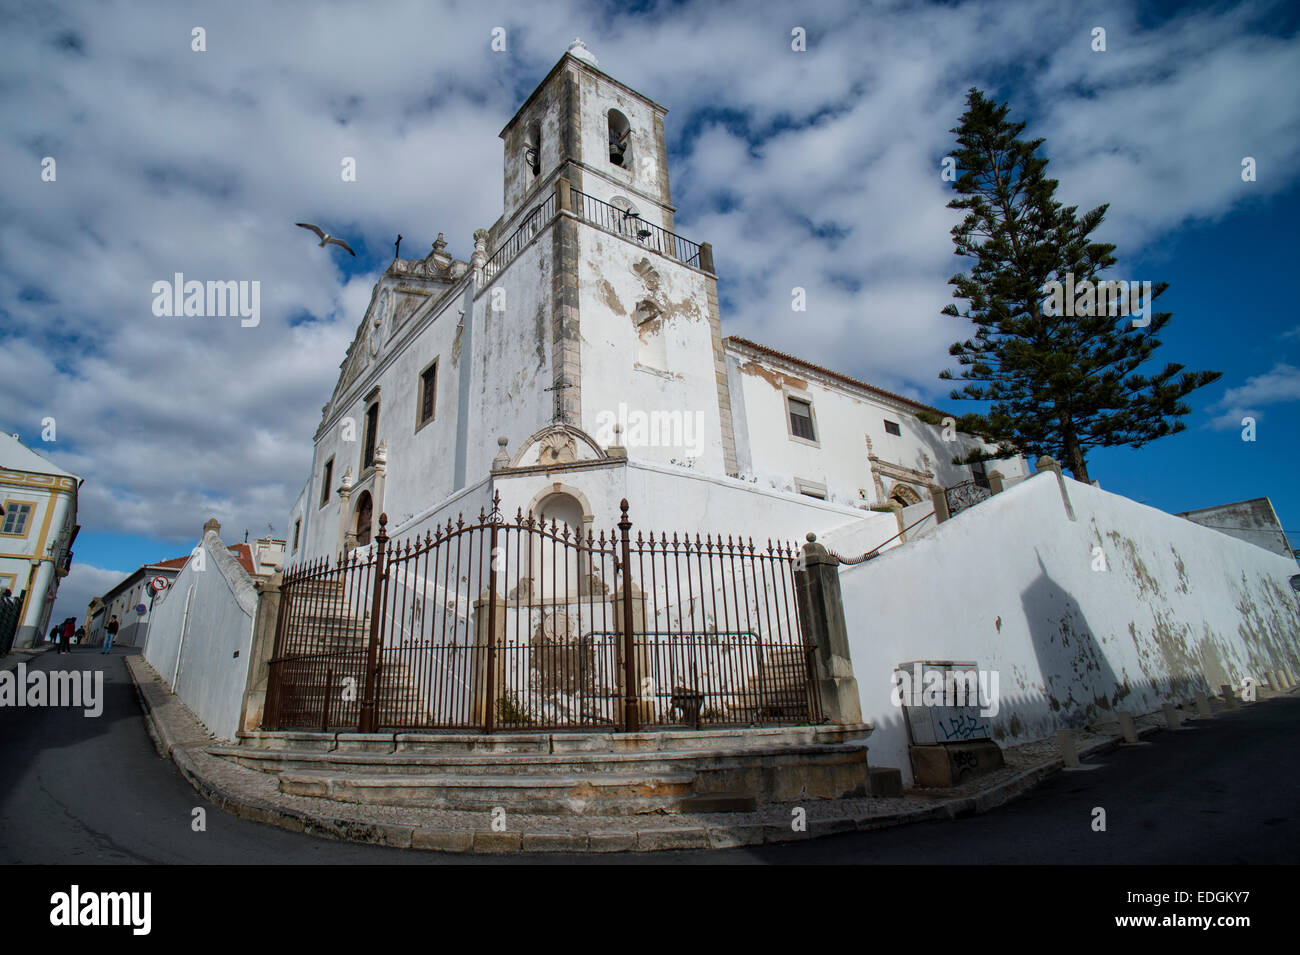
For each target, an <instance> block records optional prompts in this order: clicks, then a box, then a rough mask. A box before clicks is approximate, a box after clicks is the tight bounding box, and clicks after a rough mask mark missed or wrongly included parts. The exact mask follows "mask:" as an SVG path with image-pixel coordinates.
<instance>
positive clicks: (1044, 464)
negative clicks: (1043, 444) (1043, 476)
mask: <svg viewBox="0 0 1300 955" xmlns="http://www.w3.org/2000/svg"><path fill="white" fill-rule="evenodd" d="M1034 467H1035V468H1036V469H1037V470H1039V471H1058V470H1060V467H1061V466H1060V465H1059V464H1057V463H1056V459H1055V458H1053V457H1051V456H1050V455H1046V454H1044V455H1043V456H1042V457H1041V458H1039V459H1038V462H1037V463H1036V464H1035V465H1034Z"/></svg>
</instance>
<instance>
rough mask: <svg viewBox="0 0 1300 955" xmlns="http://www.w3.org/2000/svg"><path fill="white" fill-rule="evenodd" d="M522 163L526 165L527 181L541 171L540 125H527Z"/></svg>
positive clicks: (530, 180)
mask: <svg viewBox="0 0 1300 955" xmlns="http://www.w3.org/2000/svg"><path fill="white" fill-rule="evenodd" d="M524 165H525V166H526V167H527V169H528V172H527V177H528V181H529V182H532V181H533V180H534V179H536V178H537V177H538V176H539V175H540V174H541V171H542V127H541V126H540V125H538V124H537V123H533V125H532V126H530V127H528V134H527V135H526V136H525V137H524Z"/></svg>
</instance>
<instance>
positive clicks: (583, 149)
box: [501, 39, 674, 232]
mask: <svg viewBox="0 0 1300 955" xmlns="http://www.w3.org/2000/svg"><path fill="white" fill-rule="evenodd" d="M667 112H668V110H667V109H666V108H665V107H663V106H660V105H659V104H658V103H656V102H654V100H651V99H649V98H647V97H645V96H642V95H641V94H640V93H638V92H637V91H636V90H634V89H632V88H630V87H628V86H625V85H623V84H622V83H620V82H619V81H618V80H616V79H614V78H613V77H611V76H609V75H607V74H606V73H604V72H602V71H601V70H600V69H599V65H598V62H597V60H596V57H595V55H593V54H592V52H591V51H590V50H588V49H587V47H586V45H585V44H584V43H583V42H582V41H581V40H580V39H575V40H574V41H573V43H572V44H570V46H569V49H568V50H567V51H566V52H565V54H564V56H563V57H561V59H560V61H559V62H558V63H556V64H555V67H554V69H552V70H551V72H550V73H549V74H548V75H547V77H546V79H544V80H542V82H541V84H539V85H538V87H537V89H536V90H534V91H533V94H532V95H531V96H530V97H528V99H527V101H526V102H525V103H524V105H523V106H521V107H520V108H519V111H518V112H517V113H516V114H515V116H514V118H513V119H512V120H510V122H509V123H507V124H506V127H505V129H503V130H502V131H501V138H502V139H503V140H504V141H505V163H504V186H505V195H504V203H505V214H504V216H503V218H502V224H503V226H505V228H506V229H508V228H509V225H508V224H509V223H510V222H512V221H514V220H515V219H516V218H517V217H518V215H519V214H520V213H521V212H527V211H529V210H531V209H532V208H533V207H534V206H536V205H537V204H538V202H539V201H540V200H541V199H543V198H545V196H546V191H547V189H548V188H553V186H554V182H555V180H556V179H557V178H559V177H564V178H566V179H568V180H569V182H570V183H571V184H572V185H573V188H575V189H577V190H579V191H580V192H582V193H585V194H587V195H589V196H592V197H594V198H596V199H598V200H600V201H601V202H604V203H609V204H610V205H613V206H615V207H616V208H618V209H620V210H622V212H623V213H624V214H626V218H627V219H628V221H629V223H630V225H629V226H628V228H633V227H635V224H636V220H637V219H640V220H642V221H644V222H650V223H653V224H654V225H656V226H658V227H660V228H662V229H666V230H668V231H670V232H671V231H672V230H673V212H674V209H673V206H672V201H671V198H670V194H669V189H668V151H667V147H666V145H665V142H664V115H665V114H666V113H667Z"/></svg>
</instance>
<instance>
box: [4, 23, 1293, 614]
mask: <svg viewBox="0 0 1300 955" xmlns="http://www.w3.org/2000/svg"><path fill="white" fill-rule="evenodd" d="M0 6H2V7H3V13H2V14H0V15H3V17H4V19H5V21H6V29H5V31H4V33H3V35H2V36H0V54H3V55H0V123H2V124H3V128H4V130H5V136H4V137H3V139H2V140H0V173H2V174H3V181H2V182H0V427H3V428H4V429H6V430H8V431H11V432H18V433H19V434H20V435H21V436H22V438H23V440H24V441H26V442H27V443H28V444H29V445H30V446H32V447H33V448H35V449H36V450H38V451H40V452H41V453H43V454H46V455H48V456H49V457H51V458H52V459H53V460H54V461H56V462H57V463H58V464H60V465H61V466H62V467H64V468H66V469H68V470H70V471H73V472H74V473H77V474H79V475H82V476H83V477H84V478H85V485H84V487H83V492H82V497H81V512H80V518H79V519H80V522H81V523H82V525H83V529H82V532H81V535H80V537H79V539H78V541H77V546H76V549H75V550H76V558H75V560H74V570H73V573H72V574H71V575H70V576H69V577H68V579H67V580H66V581H65V583H64V589H63V590H62V591H61V593H60V600H59V607H58V608H57V610H56V613H57V614H72V613H78V614H79V613H80V612H82V610H83V609H84V606H85V602H86V600H87V599H88V597H89V596H90V595H92V594H94V593H99V592H102V591H103V590H105V589H107V587H108V586H110V585H111V584H112V583H113V582H114V581H115V580H116V579H117V578H119V577H120V576H121V575H122V574H124V573H126V572H129V571H130V570H132V569H134V568H135V567H136V566H138V565H139V564H141V563H144V562H147V561H153V560H158V559H164V558H168V557H173V556H177V555H179V554H181V553H184V552H185V551H186V550H188V549H189V546H190V545H191V543H192V541H193V540H194V539H195V538H196V537H197V536H198V533H199V530H200V528H201V526H202V524H203V522H204V521H205V520H206V519H207V518H208V517H213V516H215V517H216V518H217V519H218V520H220V521H221V522H222V524H223V537H224V538H225V539H226V540H227V541H228V542H235V541H238V540H242V539H243V535H244V531H245V530H248V531H249V532H250V533H251V535H252V536H254V537H255V536H259V535H261V534H264V533H266V532H267V527H268V524H270V525H271V526H272V527H274V529H275V530H276V531H277V532H278V533H279V534H283V533H284V532H285V525H286V523H287V513H288V509H289V506H290V505H291V503H292V501H293V499H294V497H295V496H296V495H297V493H298V491H299V490H300V489H301V487H302V485H303V483H304V481H305V480H306V478H307V470H308V468H309V462H310V453H311V436H312V433H313V432H314V430H315V428H316V426H317V424H318V423H319V419H320V408H321V405H322V404H323V403H324V402H325V400H326V399H327V398H328V397H329V394H330V392H331V391H332V389H333V386H334V383H335V380H336V378H337V375H338V366H339V363H340V362H341V361H342V358H343V355H344V353H345V351H346V349H347V346H348V343H349V342H350V341H351V339H352V337H353V335H354V332H355V329H356V326H357V324H358V323H359V321H360V320H361V317H362V313H363V311H364V309H365V306H366V303H367V302H368V300H369V296H370V290H371V286H372V284H373V282H374V280H375V278H376V277H377V276H378V274H379V272H380V270H381V269H382V268H383V267H384V266H385V265H386V264H387V262H388V261H389V259H390V258H391V254H392V253H391V250H392V242H393V239H394V237H395V236H396V234H397V233H399V232H400V233H402V234H403V235H404V236H405V238H404V240H403V246H402V250H403V255H404V257H408V256H414V255H422V254H423V253H424V252H426V251H427V250H428V248H429V245H430V244H431V243H432V242H433V240H434V238H435V237H436V236H437V235H438V233H440V232H441V233H444V234H445V236H446V239H447V242H448V251H450V252H451V253H452V254H454V255H456V256H457V257H458V258H462V259H466V258H468V257H469V253H470V252H471V250H472V234H473V231H474V229H476V228H483V227H487V226H489V225H490V224H491V223H492V222H493V221H494V220H495V219H496V217H497V216H498V215H499V214H500V211H501V179H500V166H501V159H502V157H501V143H500V141H499V140H498V139H497V133H498V132H499V131H500V129H501V128H502V126H504V125H505V123H506V122H507V120H508V119H509V118H510V117H511V116H512V115H513V113H514V111H515V109H517V108H518V106H519V105H520V103H521V102H522V100H523V99H524V97H525V96H526V95H527V94H528V93H529V92H530V91H531V90H532V89H533V87H534V86H535V85H536V83H537V82H538V81H539V80H540V79H541V78H542V77H543V76H545V74H546V73H547V71H548V70H549V69H550V67H551V66H552V65H553V64H554V63H555V61H556V60H557V59H558V58H559V56H560V55H561V54H562V53H563V51H564V49H565V48H566V47H567V46H568V44H569V41H570V40H571V39H572V37H573V36H574V35H575V34H576V35H580V36H582V37H583V39H584V40H585V41H586V42H587V44H588V46H589V47H590V48H591V49H592V51H593V52H594V53H595V54H596V55H597V56H598V57H599V58H600V62H601V68H602V69H604V70H605V71H607V72H609V73H610V74H611V75H613V76H614V77H616V78H617V79H619V80H621V81H623V82H625V83H627V84H628V85H630V86H632V87H634V88H636V89H639V90H640V91H642V92H643V93H645V94H646V95H648V96H650V97H651V98H653V99H655V100H657V101H659V102H661V103H663V104H664V105H666V106H667V107H669V109H670V113H669V115H668V117H667V120H666V129H667V135H668V138H669V147H670V153H669V159H670V167H671V168H670V175H671V177H672V188H673V199H674V202H675V203H676V205H677V206H678V213H677V228H678V231H679V232H681V233H682V234H683V235H685V236H687V237H688V238H691V239H694V240H696V241H704V240H707V241H710V242H712V243H713V245H714V249H715V261H716V263H717V266H718V270H719V273H720V291H721V294H722V301H723V326H724V333H726V334H738V335H743V336H745V337H747V338H752V339H755V340H757V341H761V342H764V343H767V344H770V345H772V346H773V347H776V348H779V349H781V350H784V351H788V352H791V353H793V354H796V355H799V356H801V357H804V358H807V359H809V360H811V361H814V362H817V363H819V364H824V365H828V366H830V367H835V368H838V369H841V370H843V371H845V372H847V373H850V374H853V375H855V376H858V377H862V378H865V379H867V380H869V381H872V382H874V383H876V384H878V385H880V386H882V387H885V388H888V389H890V390H894V391H899V392H902V393H905V394H908V395H911V396H913V397H916V398H919V399H922V400H925V401H928V402H932V403H937V404H940V405H941V406H948V407H951V408H952V409H953V410H954V411H961V410H964V409H963V407H962V406H961V404H960V403H953V402H949V401H948V400H947V398H946V395H947V392H948V388H947V387H946V386H945V385H944V383H943V382H941V381H939V380H938V378H937V374H938V372H939V371H940V370H941V369H943V368H946V367H950V365H951V359H950V358H949V357H948V355H947V347H948V345H949V344H950V343H951V342H953V341H955V340H957V339H958V338H963V337H965V335H966V333H967V331H966V328H965V327H964V326H963V324H962V323H961V322H960V321H959V320H956V319H951V318H947V317H944V316H942V315H940V313H939V310H940V309H941V308H942V307H943V306H944V305H945V304H946V303H947V302H948V301H949V295H950V291H951V290H950V288H949V286H948V285H947V279H948V278H949V276H950V275H951V274H952V273H953V272H955V271H958V270H959V269H960V268H961V267H962V264H961V262H960V261H959V260H957V259H956V258H955V257H954V256H953V255H952V246H951V239H950V237H949V229H950V228H951V226H952V224H953V223H954V222H955V221H956V213H954V212H952V211H950V210H948V209H947V208H946V203H947V201H948V200H949V199H950V198H951V192H950V187H948V186H947V185H946V184H945V183H943V182H942V181H941V179H940V176H939V162H940V161H941V159H942V157H943V156H944V155H946V154H947V152H948V151H949V150H950V149H951V146H952V137H951V135H950V134H949V132H948V130H949V129H950V128H951V127H952V126H954V125H955V124H956V122H957V119H958V117H959V115H960V113H961V110H962V101H963V99H964V96H965V92H966V90H967V88H968V87H970V86H972V85H974V86H979V87H981V88H982V89H985V90H986V91H988V92H989V93H990V94H991V95H994V96H996V97H998V98H1000V99H1005V100H1008V101H1009V102H1010V103H1011V105H1012V109H1013V115H1014V116H1015V117H1016V118H1017V119H1022V120H1025V121H1027V122H1028V123H1029V128H1028V130H1027V135H1030V136H1034V137H1038V136H1041V137H1045V138H1046V140H1047V142H1046V146H1045V152H1046V155H1047V156H1048V157H1049V158H1050V159H1051V160H1052V166H1051V167H1050V171H1051V174H1052V175H1053V176H1054V177H1055V178H1057V179H1059V180H1060V182H1061V186H1060V190H1059V193H1058V198H1060V199H1062V200H1063V201H1065V202H1067V203H1069V204H1076V205H1078V206H1079V207H1080V208H1081V209H1087V208H1091V207H1093V206H1095V205H1098V204H1101V203H1104V202H1106V203H1110V212H1109V213H1108V215H1107V219H1106V222H1105V223H1104V224H1103V225H1102V227H1101V229H1100V230H1099V233H1098V237H1099V238H1101V239H1103V240H1106V241H1111V242H1115V243H1116V244H1117V245H1118V250H1117V254H1118V255H1119V257H1120V261H1119V263H1118V265H1117V266H1116V268H1115V270H1114V271H1113V274H1112V277H1115V278H1125V279H1132V280H1150V281H1153V282H1154V281H1167V282H1169V283H1170V289H1169V291H1168V292H1167V293H1166V294H1165V296H1163V297H1162V298H1161V300H1160V304H1161V306H1162V308H1163V309H1166V310H1169V311H1172V312H1173V316H1174V317H1173V320H1172V322H1171V323H1170V325H1169V326H1168V329H1167V330H1166V333H1165V334H1164V341H1165V343H1166V344H1165V347H1164V348H1162V349H1161V350H1160V352H1159V353H1158V357H1159V359H1160V360H1161V361H1162V362H1163V361H1176V362H1180V363H1182V364H1184V365H1186V366H1187V367H1188V368H1190V369H1204V368H1210V369H1215V370H1218V371H1221V372H1223V379H1222V380H1221V381H1220V382H1218V383H1216V384H1215V385H1212V386H1210V387H1208V388H1205V389H1203V390H1202V391H1200V392H1197V393H1196V394H1194V395H1193V396H1192V399H1191V402H1190V403H1191V405H1192V407H1193V413H1192V414H1191V415H1189V416H1188V418H1187V419H1186V424H1187V428H1188V430H1187V431H1186V432H1185V433H1183V434H1180V435H1177V436H1174V437H1172V438H1168V439H1164V440H1161V441H1159V442H1156V443H1154V444H1152V445H1149V446H1148V447H1146V448H1144V449H1142V450H1140V451H1133V450H1130V449H1112V450H1103V451H1097V452H1094V454H1093V455H1092V456H1091V459H1090V461H1089V467H1090V471H1091V473H1092V476H1093V477H1095V478H1097V479H1098V480H1099V481H1100V482H1101V484H1102V486H1103V487H1105V488H1108V489H1110V490H1113V491H1117V492H1119V493H1123V494H1126V495H1129V496H1131V497H1134V498H1136V499H1138V500H1144V501H1146V502H1147V503H1149V504H1151V505H1153V506H1156V507H1160V508H1163V509H1166V510H1170V511H1179V510H1186V509H1190V508H1195V507H1204V506H1207V505H1211V504H1215V503H1222V502H1227V501H1234V500H1240V499H1244V498H1250V497H1257V496H1269V497H1271V498H1272V499H1273V501H1274V504H1275V506H1276V507H1277V510H1278V512H1279V514H1280V516H1281V518H1282V521H1283V524H1284V526H1286V527H1287V529H1288V530H1289V531H1291V532H1292V533H1293V536H1295V537H1297V538H1300V533H1296V532H1297V531H1300V495H1298V494H1297V492H1296V491H1295V489H1294V487H1295V482H1294V481H1293V480H1292V475H1293V474H1294V473H1295V470H1296V466H1297V464H1298V463H1300V461H1297V456H1298V455H1300V451H1297V448H1296V441H1295V440H1294V439H1293V437H1292V436H1293V435H1294V434H1295V433H1296V430H1297V429H1296V428H1295V427H1294V425H1293V424H1292V421H1293V418H1294V415H1295V412H1296V409H1297V404H1296V403H1297V401H1300V319H1298V318H1297V317H1296V314H1295V311H1294V309H1293V308H1292V307H1291V306H1290V302H1289V300H1288V299H1289V296H1288V292H1289V285H1288V283H1286V282H1284V281H1283V276H1285V275H1286V274H1289V272H1290V269H1288V268H1287V266H1289V265H1290V261H1289V260H1290V258H1291V257H1292V254H1293V249H1294V245H1295V231H1296V230H1295V226H1294V223H1295V222H1296V221H1298V216H1297V213H1300V185H1298V184H1297V180H1296V175H1295V170H1296V169H1297V168H1300V123H1298V122H1297V119H1300V83H1298V82H1297V79H1300V43H1297V39H1296V35H1295V31H1296V23H1297V13H1296V8H1295V7H1294V5H1292V4H1286V3H1269V2H1256V3H1245V4H1226V3H1213V4H1186V5H1172V4H1142V5H1138V4H1133V3H1096V4H1090V3H1086V2H1085V3H1081V4H1072V5H1070V6H1069V7H1068V8H1066V7H1063V6H1061V5H1058V4H1055V3H1048V2H1044V0H1000V2H967V3H945V4H919V3H918V4H906V3H902V4H900V3H893V4H862V3H857V2H849V0H844V2H837V0H827V2H822V3H815V4H806V5H793V6H792V5H790V4H785V3H777V2H774V0H772V2H767V0H760V2H755V3H737V2H726V0H723V2H717V3H708V4H705V3H673V4H654V3H641V4H634V5H619V6H607V5H598V4H591V3H584V2H580V0H555V2H544V3H538V4H533V5H527V6H522V5H508V4H493V3H474V4H470V3H455V4H435V3H418V2H409V3H399V2H393V3H385V4H378V5H376V4H347V3H311V4H308V3H277V4H272V5H256V6H254V5H242V4H238V5H207V4H185V3H167V4H148V3H143V4H127V3H114V2H108V3H104V4H97V5H94V6H87V5H77V4H58V3H55V4H48V5H44V6H42V7H41V8H39V9H37V8H35V7H32V6H28V5H20V4H15V3H3V4H0ZM196 25H199V26H202V27H203V28H204V29H205V30H206V31H207V32H206V38H207V50H206V52H202V53H199V52H195V51H193V50H192V49H191V30H192V29H193V28H194V27H195V26H196ZM498 26H499V27H502V28H504V29H505V30H506V35H507V38H508V42H507V47H508V48H507V50H506V51H505V52H503V53H497V52H493V51H492V50H491V49H490V40H491V32H492V30H493V29H494V28H495V27H498ZM1097 26H1102V27H1104V28H1105V29H1106V31H1107V49H1106V51H1105V52H1095V51H1094V50H1093V49H1092V48H1091V45H1092V31H1093V29H1094V28H1095V27H1097ZM795 27H802V28H803V29H805V30H806V32H807V50H806V51H805V52H795V51H793V50H792V49H791V43H790V41H791V31H792V29H793V28H795ZM46 156H53V157H55V158H56V160H57V163H58V166H57V170H58V178H57V180H56V182H52V183H51V182H42V181H41V180H40V163H41V160H42V159H43V157H46ZM342 156H352V157H355V158H356V160H357V163H358V181H357V182H355V183H348V184H345V183H342V182H341V181H340V176H339V161H340V157H342ZM1245 156H1251V157H1254V158H1255V159H1256V162H1257V169H1258V175H1257V179H1256V181H1255V182H1253V183H1245V182H1243V181H1242V180H1241V175H1240V168H1241V167H1240V163H1241V159H1242V157H1245ZM304 220H305V221H314V222H320V223H322V224H325V225H326V226H327V228H329V230H330V231H332V232H335V233H339V234H342V235H344V236H346V237H347V239H348V241H349V242H351V243H352V245H353V247H354V248H355V249H356V250H357V252H358V258H356V259H352V258H351V257H350V256H347V255H346V253H342V252H341V251H340V250H338V249H334V248H331V249H327V250H321V249H318V248H317V247H316V244H315V242H314V241H312V240H311V237H310V236H308V235H307V234H306V233H304V232H303V231H302V230H301V229H297V228H295V227H294V225H293V223H294V222H296V221H304ZM175 272H183V273H185V274H186V275H188V276H190V277H194V278H200V279H240V280H243V279H248V280H253V279H256V280H259V281H260V282H261V283H262V289H263V294H262V314H261V322H260V324H259V325H258V326H257V327H256V328H241V327H240V326H239V323H238V322H237V321H224V323H223V321H222V320H215V321H209V320H191V321H183V320H176V319H164V318H158V317H155V316H154V315H152V313H151V311H150V303H151V301H152V294H151V289H152V283H153V282H154V281H157V280H160V279H170V278H171V276H172V275H173V273H175ZM795 286H798V287H801V288H804V289H805V290H806V292H807V300H808V311H807V312H806V313H802V314H800V315H799V316H798V320H797V321H795V316H794V315H792V313H791V311H790V298H791V289H792V288H793V287H795ZM1246 414H1250V415H1251V416H1253V417H1255V418H1256V421H1257V440H1256V441H1254V442H1253V443H1247V442H1243V441H1242V440H1241V426H1240V418H1241V417H1242V416H1244V415H1246ZM45 417H53V418H55V420H56V421H57V425H58V432H57V440H56V441H54V442H50V443H44V442H42V441H41V420H42V419H43V418H45Z"/></svg>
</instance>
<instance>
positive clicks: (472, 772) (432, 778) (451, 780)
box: [205, 724, 901, 815]
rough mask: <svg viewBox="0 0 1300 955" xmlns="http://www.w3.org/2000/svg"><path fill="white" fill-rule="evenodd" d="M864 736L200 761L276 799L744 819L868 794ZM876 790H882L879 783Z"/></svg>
mask: <svg viewBox="0 0 1300 955" xmlns="http://www.w3.org/2000/svg"><path fill="white" fill-rule="evenodd" d="M871 730H872V727H871V726H870V725H869V724H855V725H850V726H797V727H778V728H761V729H706V730H688V731H682V730H665V731H662V732H644V733H607V732H598V733H559V732H557V733H505V732H503V733H494V734H491V735H485V734H474V733H419V734H417V733H387V734H384V733H378V734H359V733H304V732H286V733H254V734H248V735H246V736H244V737H242V738H241V739H240V741H239V745H236V746H223V745H209V746H207V747H205V752H207V753H208V754H209V755H211V756H215V757H219V758H221V759H225V760H229V761H230V762H232V763H235V764H237V765H239V766H242V767H245V768H248V769H256V770H259V771H261V772H264V773H268V774H272V775H274V776H275V777H276V779H277V781H278V784H277V788H278V790H279V791H280V792H282V793H285V794H287V795H294V796H308V797H314V798H319V799H330V800H336V801H340V802H347V803H360V804H363V805H374V806H395V807H408V808H421V809H439V810H450V811H457V810H459V811H491V810H494V809H497V808H501V809H505V810H507V811H511V812H532V813H543V814H547V815H626V814H642V813H655V812H658V813H680V812H698V811H701V810H700V809H699V807H700V806H701V805H706V806H711V807H717V808H714V809H712V810H711V811H727V810H726V809H725V808H722V807H726V806H732V807H735V810H736V811H742V812H743V811H752V810H753V809H754V808H755V807H758V806H761V805H764V804H769V803H777V802H789V801H791V800H800V799H804V800H808V799H812V800H817V799H839V798H842V797H853V796H865V795H868V794H870V793H871V782H870V781H869V774H868V769H867V745H866V740H867V737H868V736H870V734H871ZM894 773H895V774H897V771H896V770H895V771H894ZM886 775H887V774H886ZM878 785H883V786H884V787H885V788H886V789H890V788H891V787H890V785H889V782H888V780H887V779H886V778H885V777H882V782H881V783H879V784H878ZM898 791H899V793H900V794H901V786H900V787H898Z"/></svg>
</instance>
